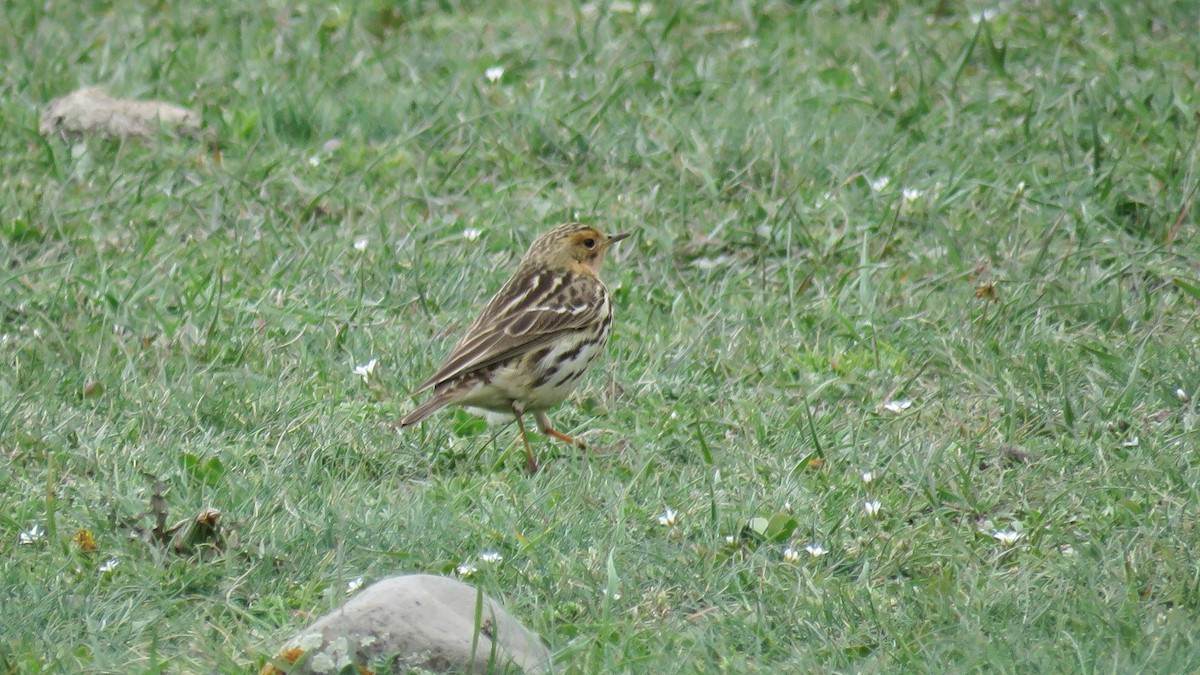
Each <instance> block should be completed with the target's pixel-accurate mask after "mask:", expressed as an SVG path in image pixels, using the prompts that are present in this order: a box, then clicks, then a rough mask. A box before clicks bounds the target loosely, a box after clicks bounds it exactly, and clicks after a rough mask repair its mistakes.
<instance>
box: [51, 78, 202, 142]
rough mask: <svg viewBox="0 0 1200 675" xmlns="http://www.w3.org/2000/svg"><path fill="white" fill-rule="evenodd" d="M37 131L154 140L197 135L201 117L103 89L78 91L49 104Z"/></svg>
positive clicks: (162, 104) (178, 107)
mask: <svg viewBox="0 0 1200 675" xmlns="http://www.w3.org/2000/svg"><path fill="white" fill-rule="evenodd" d="M38 130H39V131H40V132H41V133H42V135H43V136H55V135H58V136H62V137H64V138H66V139H68V140H75V139H78V138H80V137H83V136H102V137H117V138H154V136H155V135H156V134H158V133H160V132H163V131H165V132H167V133H174V134H185V135H192V136H195V135H198V134H199V132H200V116H199V115H197V114H196V113H194V112H192V111H191V110H188V109H187V108H181V107H180V106H177V105H175V104H173V103H167V102H166V101H137V100H128V99H118V98H113V97H112V96H111V95H109V93H108V92H107V91H105V90H104V89H101V88H100V87H85V88H83V89H77V90H75V91H73V92H71V93H70V94H67V95H66V96H63V97H61V98H56V99H54V100H53V101H50V103H48V104H46V108H45V109H44V110H43V111H42V116H41V120H40V121H39V123H38Z"/></svg>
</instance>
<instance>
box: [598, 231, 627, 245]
mask: <svg viewBox="0 0 1200 675" xmlns="http://www.w3.org/2000/svg"><path fill="white" fill-rule="evenodd" d="M631 234H633V233H632V232H622V233H621V234H614V235H612V236H611V237H609V238H608V241H606V242H604V246H605V248H608V247H609V246H612V245H613V244H615V243H617V242H618V241H621V240H622V239H624V238H625V237H628V236H629V235H631Z"/></svg>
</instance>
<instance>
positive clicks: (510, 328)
mask: <svg viewBox="0 0 1200 675" xmlns="http://www.w3.org/2000/svg"><path fill="white" fill-rule="evenodd" d="M627 236H629V235H628V234H614V235H612V236H608V235H605V234H604V233H603V232H601V231H600V230H597V229H596V228H594V227H590V226H588V225H583V224H581V223H568V224H566V225H559V226H558V227H556V228H554V229H553V230H550V231H549V232H547V233H546V234H543V235H542V236H540V237H538V238H537V240H536V241H534V242H533V245H532V246H530V247H529V251H528V252H527V253H525V257H524V258H522V259H521V263H520V264H519V265H518V266H517V271H516V272H514V273H513V275H512V277H511V278H509V280H508V281H507V282H506V283H505V284H504V286H503V287H502V288H501V289H500V290H499V291H498V292H497V293H496V295H495V296H493V297H492V299H491V300H490V301H489V302H488V304H487V306H486V307H484V308H483V312H482V313H481V314H480V315H479V317H478V318H476V319H475V321H474V323H472V324H471V325H470V327H468V328H467V334H466V335H464V336H463V338H462V339H461V340H459V342H458V344H457V345H455V347H454V349H452V350H451V351H450V355H449V356H447V357H446V360H445V362H443V363H442V367H441V368H439V369H438V371H437V372H436V373H434V374H433V377H430V378H429V379H428V380H426V381H425V383H424V384H422V385H421V386H420V387H418V388H417V390H416V391H414V392H413V393H418V392H421V391H424V390H426V389H429V388H431V387H432V388H433V397H432V398H430V399H429V400H428V401H426V402H424V403H422V404H421V405H420V406H418V407H417V409H416V410H413V411H412V412H411V413H409V414H408V415H406V416H405V417H404V419H402V420H400V426H402V427H407V426H411V425H413V424H416V423H417V422H420V421H421V420H423V419H425V418H426V417H428V416H429V415H430V414H432V413H434V412H436V411H438V410H440V409H442V408H444V407H446V406H448V405H461V406H466V407H472V408H482V409H483V410H489V411H492V412H497V413H507V414H511V415H513V416H514V417H515V418H516V420H517V426H518V427H519V428H520V430H521V440H522V441H524V443H525V459H526V465H527V467H528V468H529V472H530V473H534V472H536V471H537V469H538V464H537V459H535V458H534V456H533V450H532V449H531V448H530V447H529V437H528V434H527V432H526V431H525V422H524V420H523V416H524V415H525V413H533V416H534V418H535V419H536V420H537V423H538V427H539V428H540V429H541V430H542V433H544V434H546V435H547V436H553V437H554V438H557V439H558V440H560V441H564V442H567V443H572V444H574V445H577V446H579V447H581V448H582V447H584V444H583V443H582V442H581V441H578V440H576V439H574V438H572V437H570V436H568V435H566V434H564V433H562V432H560V431H558V430H556V429H555V428H554V427H553V426H552V425H551V424H550V418H549V417H547V416H546V411H547V410H549V409H550V408H553V407H554V406H556V405H558V404H559V403H562V402H563V400H564V399H566V398H567V395H568V394H570V393H571V391H572V390H574V389H575V385H577V384H578V383H579V379H580V378H581V377H582V376H583V374H584V372H586V371H587V369H588V366H590V365H591V364H592V361H594V360H595V359H596V357H597V356H599V355H600V352H601V351H602V350H603V349H604V343H605V342H607V341H608V334H609V331H610V330H611V329H612V315H613V312H612V301H611V300H610V298H609V295H608V289H607V288H605V286H604V282H602V281H600V264H601V263H602V262H604V254H605V252H607V251H608V248H609V247H610V246H612V245H613V244H614V243H616V242H618V241H620V240H622V239H624V238H625V237H627Z"/></svg>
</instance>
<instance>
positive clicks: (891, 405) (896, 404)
mask: <svg viewBox="0 0 1200 675" xmlns="http://www.w3.org/2000/svg"><path fill="white" fill-rule="evenodd" d="M912 404H913V402H912V401H911V400H909V399H907V398H901V399H897V400H894V401H888V402H886V403H884V404H883V409H884V410H886V411H888V412H890V413H899V412H904V411H905V410H908V409H909V408H911V407H912Z"/></svg>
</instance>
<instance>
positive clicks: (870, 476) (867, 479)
mask: <svg viewBox="0 0 1200 675" xmlns="http://www.w3.org/2000/svg"><path fill="white" fill-rule="evenodd" d="M862 480H863V482H864V483H866V484H867V485H870V484H871V481H873V480H875V472H874V471H864V472H862Z"/></svg>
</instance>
